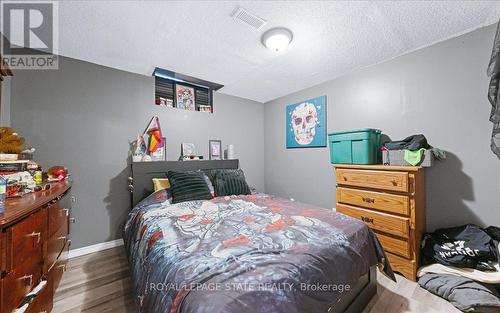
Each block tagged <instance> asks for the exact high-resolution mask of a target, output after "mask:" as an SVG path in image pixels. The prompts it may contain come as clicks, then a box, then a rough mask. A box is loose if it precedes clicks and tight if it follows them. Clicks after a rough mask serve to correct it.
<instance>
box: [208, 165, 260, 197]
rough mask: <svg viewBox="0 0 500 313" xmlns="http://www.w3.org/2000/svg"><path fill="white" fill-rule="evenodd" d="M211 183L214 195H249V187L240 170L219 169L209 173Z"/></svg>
mask: <svg viewBox="0 0 500 313" xmlns="http://www.w3.org/2000/svg"><path fill="white" fill-rule="evenodd" d="M211 176H212V182H213V184H214V189H215V195H216V196H217V197H220V196H232V195H249V194H250V193H251V192H250V187H248V184H247V181H246V180H245V174H244V173H243V171H242V170H241V169H237V170H232V169H219V170H212V171H211Z"/></svg>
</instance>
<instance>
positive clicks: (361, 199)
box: [337, 187, 410, 216]
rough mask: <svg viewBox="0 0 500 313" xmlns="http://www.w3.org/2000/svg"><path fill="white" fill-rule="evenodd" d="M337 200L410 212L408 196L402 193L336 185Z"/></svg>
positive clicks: (391, 210)
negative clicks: (396, 193)
mask: <svg viewBox="0 0 500 313" xmlns="http://www.w3.org/2000/svg"><path fill="white" fill-rule="evenodd" d="M337 202H341V203H345V204H352V205H357V206H362V207H366V208H370V209H376V210H380V211H385V212H388V213H396V214H401V215H406V216H408V215H409V213H410V211H409V198H408V196H403V195H394V194H389V193H382V192H374V191H366V190H359V189H351V188H342V187H338V188H337Z"/></svg>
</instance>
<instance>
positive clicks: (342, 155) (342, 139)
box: [328, 128, 381, 164]
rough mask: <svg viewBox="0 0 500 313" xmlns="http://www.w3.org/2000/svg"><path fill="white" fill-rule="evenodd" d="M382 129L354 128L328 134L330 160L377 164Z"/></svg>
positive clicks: (333, 161) (335, 162)
mask: <svg viewBox="0 0 500 313" xmlns="http://www.w3.org/2000/svg"><path fill="white" fill-rule="evenodd" d="M380 134H381V131H380V130H378V129H373V128H365V129H353V130H346V131H338V132H332V133H330V134H328V142H329V144H330V162H331V163H334V164H377V163H378V161H379V159H380V157H379V155H380Z"/></svg>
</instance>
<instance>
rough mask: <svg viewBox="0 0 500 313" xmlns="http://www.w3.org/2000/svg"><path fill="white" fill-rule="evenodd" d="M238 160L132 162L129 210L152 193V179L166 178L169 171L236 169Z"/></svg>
mask: <svg viewBox="0 0 500 313" xmlns="http://www.w3.org/2000/svg"><path fill="white" fill-rule="evenodd" d="M238 167H239V160H210V161H209V160H193V161H156V162H132V164H131V166H130V168H131V172H130V176H129V178H128V180H129V181H128V183H129V190H130V194H131V205H132V206H131V208H133V207H134V206H135V205H136V204H137V203H138V202H139V201H141V200H142V199H144V198H145V197H147V196H149V195H150V194H151V193H152V192H153V181H152V179H153V178H164V177H167V172H168V171H170V170H179V171H196V170H202V171H203V170H212V169H221V168H227V169H237V168H238Z"/></svg>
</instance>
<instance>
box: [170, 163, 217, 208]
mask: <svg viewBox="0 0 500 313" xmlns="http://www.w3.org/2000/svg"><path fill="white" fill-rule="evenodd" d="M167 177H168V180H169V181H170V192H171V193H172V203H179V202H184V201H192V200H209V199H212V194H211V193H210V190H209V189H208V186H207V182H206V181H205V178H204V176H203V172H199V171H168V172H167Z"/></svg>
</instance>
